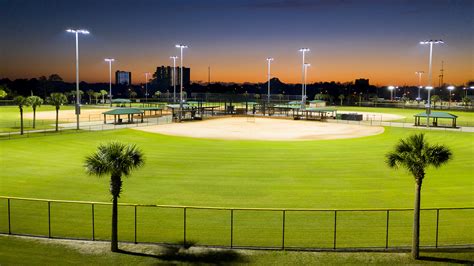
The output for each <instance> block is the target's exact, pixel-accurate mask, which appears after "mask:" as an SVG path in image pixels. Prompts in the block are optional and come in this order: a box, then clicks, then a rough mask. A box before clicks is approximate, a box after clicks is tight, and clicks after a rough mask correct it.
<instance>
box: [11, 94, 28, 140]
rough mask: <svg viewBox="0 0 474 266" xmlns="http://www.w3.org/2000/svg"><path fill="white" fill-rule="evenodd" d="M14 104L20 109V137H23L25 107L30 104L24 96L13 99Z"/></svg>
mask: <svg viewBox="0 0 474 266" xmlns="http://www.w3.org/2000/svg"><path fill="white" fill-rule="evenodd" d="M13 102H14V103H15V104H16V105H18V108H20V135H23V106H25V105H26V106H27V105H28V102H27V101H26V98H25V97H23V96H16V97H15V98H13Z"/></svg>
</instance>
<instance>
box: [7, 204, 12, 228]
mask: <svg viewBox="0 0 474 266" xmlns="http://www.w3.org/2000/svg"><path fill="white" fill-rule="evenodd" d="M7 205H8V234H9V235H11V234H12V225H11V213H10V199H7Z"/></svg>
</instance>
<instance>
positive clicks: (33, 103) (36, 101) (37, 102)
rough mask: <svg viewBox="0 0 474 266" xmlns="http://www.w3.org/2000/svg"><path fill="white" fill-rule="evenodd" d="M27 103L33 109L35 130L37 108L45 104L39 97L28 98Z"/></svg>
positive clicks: (34, 126)
mask: <svg viewBox="0 0 474 266" xmlns="http://www.w3.org/2000/svg"><path fill="white" fill-rule="evenodd" d="M26 102H27V103H28V105H29V106H31V107H32V108H33V128H36V108H37V107H40V106H41V105H42V104H43V99H41V97H39V96H28V98H26Z"/></svg>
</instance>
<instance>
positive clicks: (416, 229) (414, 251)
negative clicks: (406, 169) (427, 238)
mask: <svg viewBox="0 0 474 266" xmlns="http://www.w3.org/2000/svg"><path fill="white" fill-rule="evenodd" d="M421 182H422V179H417V180H416V186H415V208H414V212H413V239H412V244H411V256H412V258H413V259H418V258H419V255H420V250H419V249H420V203H421Z"/></svg>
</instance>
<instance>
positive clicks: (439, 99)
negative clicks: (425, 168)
mask: <svg viewBox="0 0 474 266" xmlns="http://www.w3.org/2000/svg"><path fill="white" fill-rule="evenodd" d="M431 101H432V102H433V108H435V107H436V103H437V102H440V101H441V98H440V97H439V95H433V96H431Z"/></svg>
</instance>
